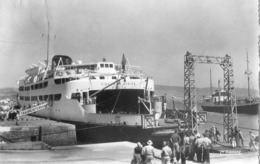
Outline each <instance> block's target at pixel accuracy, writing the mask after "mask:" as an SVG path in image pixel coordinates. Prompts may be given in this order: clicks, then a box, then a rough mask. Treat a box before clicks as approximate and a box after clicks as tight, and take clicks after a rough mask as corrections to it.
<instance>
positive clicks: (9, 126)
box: [0, 116, 77, 149]
mask: <svg viewBox="0 0 260 164" xmlns="http://www.w3.org/2000/svg"><path fill="white" fill-rule="evenodd" d="M0 139H1V140H2V142H4V143H5V144H1V147H0V148H1V149H37V148H35V144H33V143H34V142H37V143H38V144H36V145H37V146H36V147H39V144H40V142H42V144H40V145H48V146H61V145H74V144H76V143H77V140H76V130H75V125H72V124H67V123H62V122H57V121H53V120H48V119H43V118H37V117H32V116H22V117H21V118H20V119H19V121H18V125H16V121H15V120H5V121H2V122H1V123H0ZM30 144H31V145H32V146H28V145H30ZM4 145H6V146H4ZM8 145H9V146H8ZM15 145H16V146H15ZM48 146H43V147H44V148H46V147H48ZM39 149H41V147H39Z"/></svg>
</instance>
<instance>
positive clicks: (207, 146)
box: [202, 137, 212, 163]
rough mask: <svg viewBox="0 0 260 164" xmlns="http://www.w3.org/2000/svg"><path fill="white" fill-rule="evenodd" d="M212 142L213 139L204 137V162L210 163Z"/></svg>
mask: <svg viewBox="0 0 260 164" xmlns="http://www.w3.org/2000/svg"><path fill="white" fill-rule="evenodd" d="M211 144H212V143H211V140H210V139H209V138H208V137H204V138H203V140H202V145H203V148H204V152H203V155H202V162H204V163H210V153H209V150H210V147H211Z"/></svg>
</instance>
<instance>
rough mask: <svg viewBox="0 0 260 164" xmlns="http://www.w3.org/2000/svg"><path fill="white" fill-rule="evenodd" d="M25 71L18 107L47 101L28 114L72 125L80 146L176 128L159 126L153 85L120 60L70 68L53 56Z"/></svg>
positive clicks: (64, 58) (133, 138)
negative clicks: (74, 126)
mask: <svg viewBox="0 0 260 164" xmlns="http://www.w3.org/2000/svg"><path fill="white" fill-rule="evenodd" d="M25 72H26V74H27V75H26V76H25V77H22V78H21V79H20V80H19V100H18V101H19V104H20V106H21V108H22V109H27V108H32V107H34V106H37V104H38V105H39V104H41V103H42V102H43V103H44V102H45V103H46V102H48V103H49V106H48V107H46V108H45V109H42V108H41V110H38V111H37V110H35V111H33V110H30V112H31V111H33V113H32V112H31V115H34V116H39V117H45V118H50V119H54V120H60V121H64V122H71V123H74V124H76V128H77V129H78V131H77V135H78V136H79V138H78V139H79V140H81V141H82V140H84V142H85V141H87V142H96V141H97V142H102V141H104V142H106V141H116V140H130V141H138V140H139V141H140V140H141V139H144V136H146V139H147V137H148V136H150V135H151V134H152V133H153V132H155V131H156V130H160V129H165V128H166V129H173V128H177V126H176V125H174V124H168V125H166V124H164V125H163V126H162V125H159V126H158V119H159V118H160V116H161V114H162V106H163V105H162V102H160V101H159V99H158V98H157V99H156V98H155V97H154V81H153V79H152V78H150V77H147V76H146V75H145V74H144V73H143V72H142V70H141V68H140V67H139V66H130V65H127V62H126V59H125V56H124V55H123V58H122V63H121V64H115V63H113V62H108V61H106V60H105V59H103V60H102V61H101V62H97V63H82V62H80V61H78V62H77V63H75V62H73V60H72V59H71V57H69V56H65V55H56V56H54V57H53V58H52V61H51V62H49V63H48V62H40V63H38V64H34V65H31V66H30V67H29V68H28V69H27V70H26V71H25ZM151 100H154V101H151ZM152 102H153V103H152ZM33 109H34V108H33ZM35 109H36V108H35ZM82 129H85V130H82ZM155 129H156V130H155Z"/></svg>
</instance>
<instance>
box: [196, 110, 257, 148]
mask: <svg viewBox="0 0 260 164" xmlns="http://www.w3.org/2000/svg"><path fill="white" fill-rule="evenodd" d="M237 116H238V129H239V130H241V131H242V134H243V137H244V140H245V141H244V145H245V146H248V144H249V131H252V133H253V134H255V135H256V136H258V130H259V126H258V115H248V114H238V115H237ZM223 119H224V115H223V113H214V112H207V123H206V124H202V125H200V126H199V132H200V133H204V131H205V130H209V129H210V128H212V125H214V126H215V127H217V128H218V129H219V131H220V133H221V137H220V139H221V141H223Z"/></svg>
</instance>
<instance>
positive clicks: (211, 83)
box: [209, 69, 213, 95]
mask: <svg viewBox="0 0 260 164" xmlns="http://www.w3.org/2000/svg"><path fill="white" fill-rule="evenodd" d="M209 73H210V95H212V94H213V93H212V77H211V69H210V72H209Z"/></svg>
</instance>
